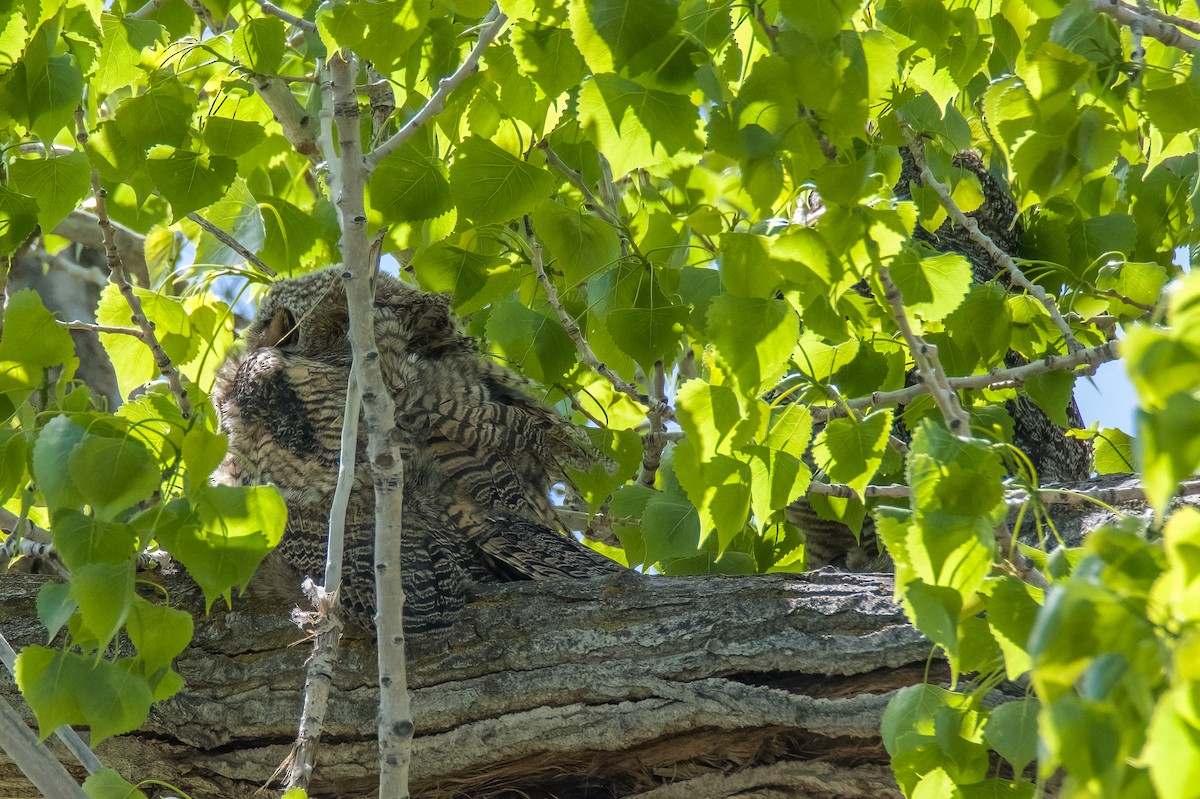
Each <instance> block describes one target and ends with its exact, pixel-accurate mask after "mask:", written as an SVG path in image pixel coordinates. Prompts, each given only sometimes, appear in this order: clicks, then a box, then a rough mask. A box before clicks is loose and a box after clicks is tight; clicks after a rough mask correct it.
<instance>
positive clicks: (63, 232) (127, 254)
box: [54, 210, 150, 288]
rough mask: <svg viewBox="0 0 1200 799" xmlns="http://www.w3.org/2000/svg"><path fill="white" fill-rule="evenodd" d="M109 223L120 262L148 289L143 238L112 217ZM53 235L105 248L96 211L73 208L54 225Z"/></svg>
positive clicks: (148, 278) (92, 246)
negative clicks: (89, 211) (119, 254)
mask: <svg viewBox="0 0 1200 799" xmlns="http://www.w3.org/2000/svg"><path fill="white" fill-rule="evenodd" d="M108 223H109V225H111V226H112V229H113V237H114V239H115V241H116V243H117V251H118V252H120V253H121V263H122V264H124V265H125V271H126V272H128V273H130V274H131V275H132V276H133V277H134V279H135V281H136V282H137V283H139V284H141V285H142V286H145V287H146V288H149V287H150V270H149V268H148V267H147V265H146V248H145V245H146V239H145V238H144V237H143V236H142V235H141V234H140V233H137V232H136V231H134V230H131V229H129V228H127V227H125V226H124V225H122V224H120V223H118V222H114V221H112V220H111V219H110V220H109V221H108ZM54 235H55V236H62V237H63V238H64V239H70V240H71V241H74V242H77V243H79V244H82V245H83V246H84V247H90V248H91V249H93V250H103V249H104V234H103V233H102V232H101V230H100V220H98V219H97V218H96V215H95V214H91V213H88V212H87V211H82V210H75V211H72V212H71V213H70V214H68V215H67V218H66V219H64V220H63V221H61V222H59V223H58V224H57V225H56V226H55V228H54ZM106 282H107V281H106Z"/></svg>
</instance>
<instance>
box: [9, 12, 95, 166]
mask: <svg viewBox="0 0 1200 799" xmlns="http://www.w3.org/2000/svg"><path fill="white" fill-rule="evenodd" d="M53 28H54V26H51V25H45V26H43V27H42V29H41V30H40V31H39V32H38V34H37V35H35V36H34V37H33V39H32V40H31V41H30V43H29V47H28V48H27V49H26V50H25V57H24V59H23V64H22V65H23V66H24V68H25V70H24V71H25V101H26V102H27V103H28V106H27V107H28V109H29V122H30V127H31V128H32V129H33V132H34V133H35V134H37V136H38V138H40V139H42V140H43V141H48V142H49V141H53V140H54V139H55V138H57V136H58V134H59V132H60V131H61V130H62V129H63V128H65V127H67V126H69V125H71V124H72V123H73V121H74V120H73V118H72V117H73V114H74V113H75V108H76V107H77V106H79V104H80V103H81V102H82V100H83V68H82V67H81V66H80V64H79V60H78V59H77V58H75V56H74V55H72V54H71V53H63V54H60V55H54V54H53V53H54V52H55V49H56V46H57V42H56V41H55V40H56V39H57V38H58V37H57V35H56V31H55V30H54V29H53Z"/></svg>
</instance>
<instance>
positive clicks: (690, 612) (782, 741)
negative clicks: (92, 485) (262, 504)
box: [0, 572, 931, 799]
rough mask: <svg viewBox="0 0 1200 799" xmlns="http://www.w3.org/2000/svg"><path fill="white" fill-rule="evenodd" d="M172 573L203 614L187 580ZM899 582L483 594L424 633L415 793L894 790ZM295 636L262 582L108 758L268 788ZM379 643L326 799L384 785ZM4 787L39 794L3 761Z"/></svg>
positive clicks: (332, 720) (322, 781)
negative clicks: (454, 618)
mask: <svg viewBox="0 0 1200 799" xmlns="http://www.w3.org/2000/svg"><path fill="white" fill-rule="evenodd" d="M45 579H48V578H44V577H37V576H28V575H12V576H8V577H5V578H3V579H2V580H0V596H2V597H3V600H2V604H0V629H2V630H3V632H4V634H5V635H6V636H9V637H10V640H12V642H13V643H14V645H16V646H18V647H19V646H22V645H25V644H29V643H34V642H38V641H40V640H43V636H44V631H43V630H42V628H41V626H40V624H39V623H38V622H37V619H36V612H35V607H34V600H35V597H36V594H37V590H38V588H39V586H40V585H41V583H42V582H43V581H44V580H45ZM165 583H166V585H167V588H168V590H169V591H170V595H171V597H172V601H173V603H174V604H175V605H176V606H179V607H185V608H189V609H192V610H197V611H198V610H200V609H202V607H203V605H202V600H201V599H200V597H199V596H198V590H197V589H195V588H194V587H193V586H192V584H191V582H190V581H189V580H188V579H187V578H186V577H182V576H175V577H169V578H166V579H165ZM891 592H892V581H891V578H890V577H886V576H878V575H849V574H835V573H830V572H815V573H810V574H804V575H795V574H773V575H762V576H753V577H719V576H708V577H687V578H670V577H648V578H639V577H636V576H634V575H632V574H631V575H629V576H624V575H621V576H618V577H617V578H597V579H592V580H565V581H547V582H538V583H529V582H526V583H509V584H503V585H489V586H480V587H479V588H478V590H477V595H476V597H475V599H474V601H473V602H472V604H471V605H470V606H469V607H468V608H467V610H466V611H465V612H464V613H463V614H462V617H461V619H460V620H459V622H458V623H457V624H456V625H455V626H454V627H452V628H449V629H447V630H443V631H438V632H434V633H429V634H425V635H422V636H417V637H414V638H413V639H412V641H411V642H410V659H411V662H410V666H409V681H410V683H409V684H410V687H411V688H412V689H413V708H414V712H415V717H416V723H417V738H416V742H415V754H414V758H415V759H414V767H413V778H414V783H413V794H414V796H418V797H493V796H496V797H499V796H526V797H550V796H558V797H629V796H637V797H644V799H651V798H652V799H674V798H675V797H686V798H687V799H708V798H709V797H713V798H714V799H715V797H729V796H735V795H736V796H739V797H747V796H754V797H801V796H803V797H839V798H841V797H845V798H846V799H852V798H854V797H872V799H880V798H881V797H893V796H894V797H899V792H898V790H897V789H896V787H895V784H894V783H893V781H892V778H891V772H890V769H889V768H888V766H887V757H886V753H885V752H884V749H883V746H882V744H881V743H880V738H879V721H880V715H881V714H882V712H883V709H884V707H885V706H886V704H887V702H888V699H889V698H890V696H891V694H892V692H893V691H894V690H895V689H897V688H899V687H902V686H905V685H910V684H912V683H916V682H919V681H921V680H922V679H923V678H924V677H925V674H926V667H927V664H928V661H929V658H930V654H931V645H930V644H929V643H928V641H926V640H925V639H923V638H922V636H921V635H920V634H919V633H917V632H916V631H915V630H913V628H912V627H911V626H909V624H908V623H907V622H906V621H905V619H904V616H903V614H902V613H901V612H900V609H899V608H898V607H897V606H896V605H895V604H893V603H892V601H891ZM300 638H301V633H300V632H299V630H298V629H297V628H296V626H294V625H293V624H292V623H291V621H289V620H288V618H287V613H286V605H285V604H284V603H281V602H280V601H279V599H278V597H277V596H274V595H273V594H271V593H270V592H266V593H263V594H258V593H257V592H256V591H254V590H252V591H251V592H250V593H249V595H248V596H245V597H242V598H239V599H238V600H236V601H235V602H234V608H233V610H232V611H222V612H214V613H213V614H212V616H211V617H209V618H206V619H205V618H202V619H200V620H199V622H198V625H197V628H196V635H195V640H194V642H193V644H192V646H191V648H190V649H189V650H188V651H187V652H186V653H185V654H184V655H183V656H182V657H180V658H179V660H178V662H177V668H178V670H179V671H180V672H181V673H182V674H183V676H184V678H185V679H186V681H187V687H186V688H185V689H184V690H183V691H182V692H181V693H180V694H179V695H178V696H176V697H175V698H173V699H171V700H169V701H167V702H165V703H163V704H161V705H158V706H156V707H155V709H154V711H153V712H152V714H151V718H150V720H149V722H148V723H147V724H146V725H145V727H144V728H143V729H142V730H140V731H138V732H136V733H132V734H129V735H124V736H120V737H118V738H114V739H110V740H108V741H105V742H103V743H102V744H101V745H100V746H99V747H98V754H99V755H100V757H101V759H102V760H103V761H104V762H105V764H106V765H110V766H113V767H115V768H117V769H118V770H119V771H121V773H122V774H123V775H124V776H125V777H126V778H128V779H131V780H133V781H136V780H140V779H146V778H155V779H160V780H163V781H165V782H168V783H171V784H174V785H176V786H178V787H179V788H181V789H183V790H185V791H187V792H188V793H190V794H191V796H192V797H194V799H203V798H204V797H224V798H225V799H240V798H241V797H246V798H247V799H249V797H252V796H255V795H256V794H255V791H257V790H258V789H259V788H260V787H261V786H262V785H263V784H264V783H266V782H267V780H268V778H269V777H270V776H271V774H272V773H273V772H274V771H275V769H276V767H277V766H278V765H279V764H280V763H281V762H283V760H284V759H285V758H286V757H287V754H288V749H289V746H290V742H291V740H292V737H293V735H294V734H295V728H296V720H297V714H298V712H299V708H300V692H301V687H302V683H303V679H304V675H303V666H304V660H305V658H306V657H307V655H308V644H307V643H306V642H301V641H300ZM373 646H374V645H373V641H372V640H371V638H370V637H369V636H368V635H367V634H366V633H365V632H363V631H360V630H358V629H357V628H351V629H350V630H348V632H347V637H346V639H345V641H344V642H343V651H342V655H341V659H340V663H339V668H338V670H337V671H336V673H335V675H334V684H335V688H334V694H333V696H332V697H331V700H330V711H329V714H328V717H327V718H326V720H325V727H324V729H325V733H324V737H323V742H322V746H321V750H320V755H319V758H318V766H317V773H316V776H315V780H314V782H313V784H312V786H311V789H312V795H313V796H320V797H326V796H328V797H333V796H337V797H366V796H374V795H375V794H374V790H375V782H376V776H375V775H376V767H375V757H376V752H375V732H376V725H375V707H376V699H377V691H376V688H375V657H374V649H373ZM3 691H4V692H5V693H6V694H7V696H8V698H9V699H10V701H17V702H19V700H13V694H14V693H15V689H14V688H13V686H12V685H11V683H8V684H6V685H5V686H3ZM21 707H22V710H23V711H24V712H26V713H27V709H25V708H24V706H23V705H21ZM64 759H65V755H64ZM0 795H3V796H11V797H18V796H36V792H34V791H33V789H32V788H31V787H30V786H29V784H28V783H27V782H26V781H24V779H23V778H22V777H21V775H20V773H19V771H17V769H16V768H15V766H14V765H13V764H12V762H11V761H8V760H7V759H0ZM257 795H258V796H262V795H263V794H257Z"/></svg>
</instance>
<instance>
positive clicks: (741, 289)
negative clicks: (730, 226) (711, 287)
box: [720, 233, 783, 298]
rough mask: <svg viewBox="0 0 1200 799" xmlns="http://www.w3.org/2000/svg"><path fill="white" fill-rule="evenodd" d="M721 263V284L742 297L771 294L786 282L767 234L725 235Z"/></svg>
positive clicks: (763, 296) (769, 296) (762, 296)
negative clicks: (775, 260)
mask: <svg viewBox="0 0 1200 799" xmlns="http://www.w3.org/2000/svg"><path fill="white" fill-rule="evenodd" d="M720 266H721V287H722V288H724V289H725V291H727V292H729V293H730V294H734V295H737V296H739V297H759V298H771V297H774V296H775V292H776V290H778V288H779V286H780V284H781V283H783V275H781V274H780V273H779V269H778V268H777V267H776V265H775V264H774V263H773V262H772V261H771V256H770V252H769V250H768V247H767V239H766V238H765V237H763V236H754V235H751V234H749V233H726V234H724V235H722V236H721V257H720Z"/></svg>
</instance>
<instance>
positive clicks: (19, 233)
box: [0, 186, 38, 257]
mask: <svg viewBox="0 0 1200 799" xmlns="http://www.w3.org/2000/svg"><path fill="white" fill-rule="evenodd" d="M37 223H38V204H37V200H35V199H34V198H32V197H30V196H28V195H25V194H22V193H21V192H19V191H13V190H12V189H10V188H8V187H7V186H0V257H4V256H9V255H12V254H13V253H15V252H16V251H17V250H18V249H20V247H21V245H22V244H24V243H25V240H26V239H28V238H29V234H30V233H32V232H33V229H34V228H35V227H37Z"/></svg>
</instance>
